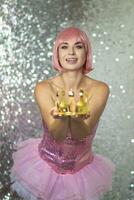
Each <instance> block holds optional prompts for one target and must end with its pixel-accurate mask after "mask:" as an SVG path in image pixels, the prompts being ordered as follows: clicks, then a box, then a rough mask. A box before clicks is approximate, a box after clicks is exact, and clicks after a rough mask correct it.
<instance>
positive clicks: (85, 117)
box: [50, 106, 90, 120]
mask: <svg viewBox="0 0 134 200" xmlns="http://www.w3.org/2000/svg"><path fill="white" fill-rule="evenodd" d="M50 114H51V115H52V116H53V117H54V118H55V119H65V118H67V117H70V118H72V119H76V120H81V119H82V120H84V119H87V118H89V117H90V113H87V114H85V115H77V114H76V115H72V116H66V115H64V116H60V115H59V114H58V111H57V108H56V106H55V107H53V108H52V109H51V111H50Z"/></svg>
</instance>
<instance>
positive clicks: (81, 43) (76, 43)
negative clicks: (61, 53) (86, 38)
mask: <svg viewBox="0 0 134 200" xmlns="http://www.w3.org/2000/svg"><path fill="white" fill-rule="evenodd" d="M62 44H68V42H62V43H61V45H62ZM75 44H76V45H77V44H83V43H82V42H76V43H75Z"/></svg>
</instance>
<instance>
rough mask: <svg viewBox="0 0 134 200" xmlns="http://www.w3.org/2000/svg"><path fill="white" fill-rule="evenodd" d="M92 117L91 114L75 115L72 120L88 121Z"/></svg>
mask: <svg viewBox="0 0 134 200" xmlns="http://www.w3.org/2000/svg"><path fill="white" fill-rule="evenodd" d="M89 117H90V113H87V114H85V115H77V114H76V115H74V116H71V118H72V119H76V120H81V119H82V120H84V119H87V118H89Z"/></svg>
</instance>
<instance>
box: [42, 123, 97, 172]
mask: <svg viewBox="0 0 134 200" xmlns="http://www.w3.org/2000/svg"><path fill="white" fill-rule="evenodd" d="M97 125H98V123H97V124H96V126H95V127H94V129H93V130H92V133H91V134H90V135H89V136H88V137H87V138H85V139H83V140H81V141H77V140H74V139H72V138H71V133H70V132H68V133H67V136H66V138H65V140H64V141H63V142H60V143H57V142H56V141H55V139H54V138H53V136H52V135H51V134H50V133H49V132H48V128H47V126H46V124H45V123H44V121H43V127H44V136H43V138H42V141H41V143H40V144H39V153H40V156H41V158H42V159H44V160H45V161H47V162H48V164H49V165H50V166H51V167H52V168H53V169H54V170H55V171H56V172H57V173H62V174H65V173H74V172H76V171H78V170H80V169H81V168H82V167H83V166H85V165H86V164H87V163H90V162H91V161H92V160H93V153H92V141H93V138H94V136H95V132H96V129H97Z"/></svg>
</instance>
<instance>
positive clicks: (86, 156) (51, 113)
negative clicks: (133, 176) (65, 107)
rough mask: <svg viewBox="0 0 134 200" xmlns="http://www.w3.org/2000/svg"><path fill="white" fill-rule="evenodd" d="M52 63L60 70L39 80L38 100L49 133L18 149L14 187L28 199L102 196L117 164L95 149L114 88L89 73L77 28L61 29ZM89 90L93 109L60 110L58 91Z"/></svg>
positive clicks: (85, 48)
mask: <svg viewBox="0 0 134 200" xmlns="http://www.w3.org/2000/svg"><path fill="white" fill-rule="evenodd" d="M53 66H54V68H55V69H56V70H58V72H59V74H58V75H57V76H54V77H52V78H50V79H48V80H44V81H42V82H40V83H37V84H36V87H35V99H36V102H37V104H38V106H39V109H40V112H41V115H42V121H43V126H44V136H43V138H38V139H34V138H31V139H28V140H26V141H24V142H23V143H22V144H21V146H19V147H18V150H17V152H15V153H14V154H13V159H14V165H13V167H12V170H11V180H12V182H13V184H12V189H13V190H16V191H17V192H18V194H19V195H20V196H21V197H23V198H24V199H28V200H30V199H42V200H99V199H100V198H101V197H102V196H103V195H104V194H105V193H106V191H108V190H111V189H112V173H113V171H114V164H113V163H112V162H111V161H110V160H109V159H108V158H105V157H103V156H101V155H98V154H94V153H93V152H92V142H93V138H94V136H95V133H96V129H97V126H98V122H99V119H100V116H101V115H102V113H103V110H104V108H105V105H106V102H107V99H108V96H109V88H108V85H107V84H106V83H103V82H101V81H98V80H94V79H92V78H90V77H88V76H86V75H85V74H86V73H88V72H90V71H91V70H92V54H91V46H90V42H89V40H88V38H87V36H86V34H85V33H84V32H83V31H81V30H80V29H78V28H75V27H69V28H66V29H64V30H63V31H62V32H60V33H59V34H58V36H57V38H56V41H55V45H54V49H53ZM81 88H82V89H83V91H86V93H87V94H90V100H89V103H88V106H89V108H90V113H89V112H87V114H85V115H80V116H79V115H73V116H60V115H58V114H57V106H55V105H56V103H55V101H56V94H57V90H59V91H60V90H63V91H65V98H66V99H67V98H68V96H67V95H68V92H69V91H70V90H71V89H72V90H73V92H74V94H75V96H74V98H75V101H76V102H78V100H79V91H80V89H81Z"/></svg>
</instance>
